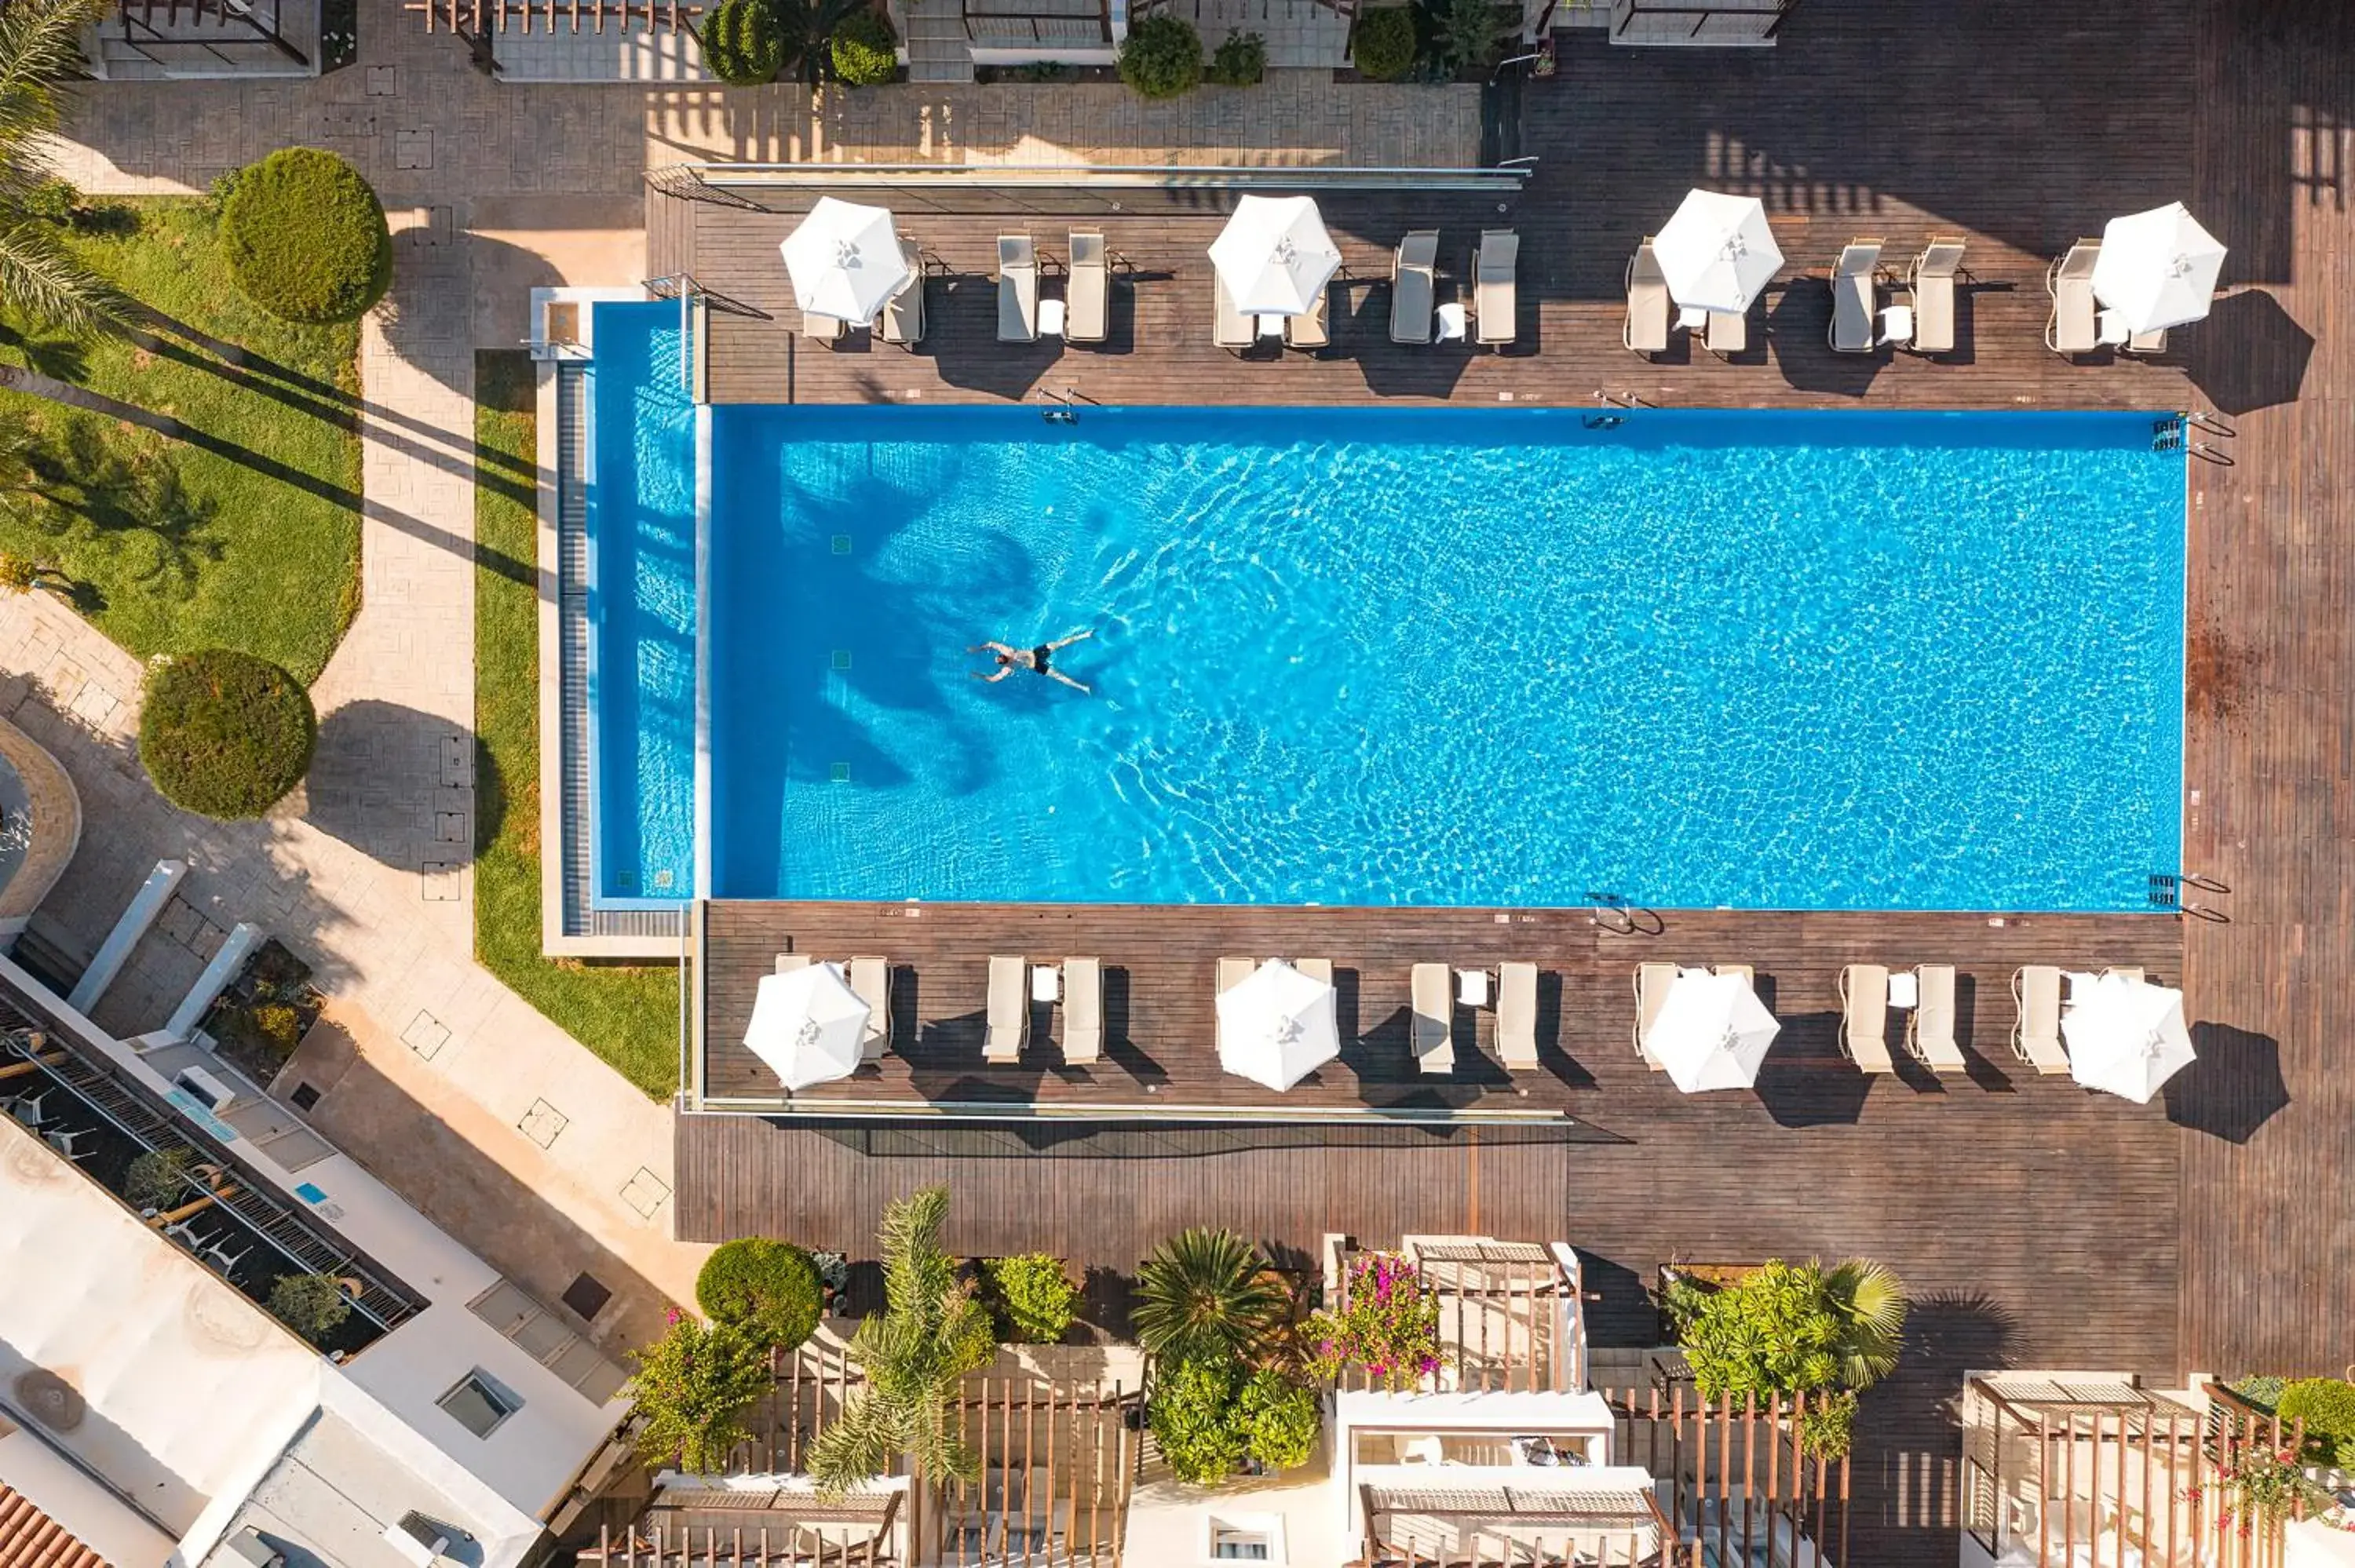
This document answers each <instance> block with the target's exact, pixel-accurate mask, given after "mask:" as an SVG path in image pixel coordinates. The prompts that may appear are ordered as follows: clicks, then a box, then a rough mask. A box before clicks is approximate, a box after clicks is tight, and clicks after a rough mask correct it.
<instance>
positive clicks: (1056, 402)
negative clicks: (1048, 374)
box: [1039, 387, 1080, 425]
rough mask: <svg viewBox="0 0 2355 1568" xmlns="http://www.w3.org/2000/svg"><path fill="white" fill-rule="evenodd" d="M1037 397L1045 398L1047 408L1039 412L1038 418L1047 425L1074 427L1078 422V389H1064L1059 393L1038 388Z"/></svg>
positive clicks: (1046, 388)
mask: <svg viewBox="0 0 2355 1568" xmlns="http://www.w3.org/2000/svg"><path fill="white" fill-rule="evenodd" d="M1039 397H1043V398H1045V399H1046V400H1047V404H1048V407H1046V408H1041V409H1039V418H1042V419H1044V420H1046V421H1047V422H1048V423H1049V424H1050V425H1076V424H1078V423H1079V422H1080V403H1079V397H1080V391H1079V388H1078V387H1064V388H1063V389H1062V390H1061V391H1060V392H1057V391H1054V390H1052V389H1050V388H1049V387H1040V388H1039Z"/></svg>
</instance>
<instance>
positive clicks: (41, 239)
mask: <svg viewBox="0 0 2355 1568" xmlns="http://www.w3.org/2000/svg"><path fill="white" fill-rule="evenodd" d="M105 9H106V0H8V3H7V5H5V6H0V303H5V304H6V305H8V306H9V307H11V308H12V309H15V310H16V311H18V312H21V313H24V314H25V315H27V316H30V317H32V318H34V319H35V320H37V321H42V322H46V323H48V324H49V325H51V326H55V327H58V328H60V329H62V330H64V331H67V332H74V333H80V332H89V331H91V330H94V329H98V328H104V327H110V326H118V325H123V324H125V323H129V322H131V321H132V320H133V319H134V316H135V314H136V307H135V306H133V304H132V302H130V301H129V300H128V299H126V298H125V297H124V296H123V293H122V292H121V291H119V290H117V289H116V288H115V287H114V286H113V285H112V284H111V283H109V282H107V281H105V280H104V279H102V278H101V277H99V276H98V275H97V274H95V273H93V272H91V270H89V269H88V268H86V267H84V266H82V264H81V263H80V262H79V261H77V260H74V259H73V257H72V256H71V255H70V254H69V253H68V252H67V250H66V249H65V247H64V246H63V245H61V244H59V241H58V237H57V231H56V230H55V229H54V228H51V227H50V226H49V225H48V223H46V222H45V221H43V220H42V219H40V218H38V217H34V216H33V215H32V213H31V211H30V210H29V209H28V207H27V202H28V200H29V199H30V197H31V196H32V194H33V192H34V191H35V190H37V189H38V188H39V187H40V186H42V185H45V184H47V183H48V182H49V181H50V180H51V179H53V178H55V174H54V171H52V170H51V169H50V167H49V165H48V160H47V159H46V158H45V157H44V156H43V154H42V152H41V147H40V143H41V140H42V138H43V137H45V136H47V135H48V133H49V132H52V131H54V130H56V129H57V125H58V114H59V108H60V101H59V95H58V89H59V84H61V83H63V82H65V81H68V80H70V79H72V78H74V77H75V76H77V75H79V74H80V70H81V63H82V60H81V36H82V32H83V30H84V29H85V28H87V27H88V26H91V24H92V23H93V22H95V21H97V20H98V18H99V17H100V16H101V15H103V14H104V12H105Z"/></svg>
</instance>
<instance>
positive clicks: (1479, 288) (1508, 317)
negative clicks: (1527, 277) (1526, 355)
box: [1472, 228, 1521, 347]
mask: <svg viewBox="0 0 2355 1568" xmlns="http://www.w3.org/2000/svg"><path fill="white" fill-rule="evenodd" d="M1520 259H1521V237H1520V236H1519V235H1518V234H1516V233H1515V232H1514V231H1513V230H1511V229H1509V228H1484V229H1482V230H1481V231H1480V244H1479V246H1478V248H1477V249H1475V250H1474V251H1473V252H1472V314H1473V316H1474V317H1475V318H1476V320H1477V322H1478V323H1479V324H1478V328H1477V334H1478V337H1479V340H1480V341H1481V342H1482V343H1486V344H1496V345H1497V346H1499V347H1502V346H1503V345H1504V344H1508V343H1510V342H1512V341H1513V327H1514V322H1515V319H1516V318H1517V317H1518V314H1519V313H1520V304H1519V290H1518V286H1517V285H1518V271H1517V270H1518V267H1519V264H1520Z"/></svg>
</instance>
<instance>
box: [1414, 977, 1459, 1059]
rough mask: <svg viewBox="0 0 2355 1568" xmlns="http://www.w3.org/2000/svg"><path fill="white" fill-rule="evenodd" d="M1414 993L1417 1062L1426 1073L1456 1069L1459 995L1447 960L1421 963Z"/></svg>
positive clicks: (1415, 1056)
mask: <svg viewBox="0 0 2355 1568" xmlns="http://www.w3.org/2000/svg"><path fill="white" fill-rule="evenodd" d="M1412 981H1413V987H1412V989H1413V995H1414V1037H1413V1046H1414V1065H1416V1066H1417V1067H1418V1068H1420V1069H1422V1070H1423V1072H1426V1073H1452V1072H1454V1071H1455V997H1454V995H1453V994H1452V993H1451V992H1450V991H1449V989H1448V984H1447V981H1448V974H1447V966H1446V965H1445V964H1417V965H1415V966H1414V969H1413V971H1412Z"/></svg>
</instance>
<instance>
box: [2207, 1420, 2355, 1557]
mask: <svg viewBox="0 0 2355 1568" xmlns="http://www.w3.org/2000/svg"><path fill="white" fill-rule="evenodd" d="M2177 1495H2178V1496H2179V1497H2180V1498H2181V1499H2182V1500H2183V1501H2185V1502H2188V1503H2190V1504H2192V1505H2193V1506H2195V1507H2197V1506H2198V1505H2200V1503H2202V1502H2207V1503H2209V1504H2210V1505H2211V1506H2212V1507H2213V1508H2214V1509H2215V1510H2216V1512H2215V1519H2216V1524H2217V1527H2218V1528H2219V1529H2220V1530H2222V1531H2229V1532H2231V1533H2232V1534H2236V1535H2238V1536H2240V1537H2242V1538H2243V1540H2246V1539H2249V1538H2251V1537H2253V1536H2255V1535H2258V1534H2259V1533H2260V1532H2262V1533H2263V1534H2264V1536H2265V1537H2266V1538H2268V1539H2271V1538H2273V1537H2275V1536H2277V1535H2278V1534H2279V1533H2280V1531H2281V1527H2282V1526H2283V1525H2284V1524H2285V1523H2286V1522H2287V1521H2289V1520H2293V1519H2297V1518H2300V1517H2302V1516H2304V1515H2305V1514H2307V1513H2309V1512H2313V1511H2315V1510H2318V1509H2319V1508H2324V1507H2328V1505H2329V1502H2330V1495H2329V1493H2328V1492H2326V1491H2325V1490H2323V1489H2322V1488H2321V1487H2320V1486H2318V1485H2317V1484H2316V1483H2315V1482H2314V1481H2313V1480H2311V1479H2310V1478H2307V1474H2306V1470H2305V1467H2303V1465H2301V1464H2300V1462H2299V1459H2298V1451H2297V1446H2296V1444H2295V1443H2292V1444H2289V1445H2287V1446H2283V1447H2279V1448H2276V1447H2275V1446H2272V1445H2270V1444H2266V1443H2255V1442H2244V1443H2235V1444H2233V1445H2232V1446H2230V1448H2229V1450H2228V1451H2227V1453H2226V1455H2225V1457H2224V1459H2223V1462H2222V1463H2221V1464H2219V1465H2218V1466H2217V1467H2216V1484H2215V1489H2214V1491H2213V1493H2212V1494H2211V1493H2209V1492H2208V1491H2207V1490H2205V1489H2202V1488H2200V1487H2198V1486H2190V1487H2186V1488H2184V1489H2182V1491H2181V1492H2179V1493H2178V1494H2177Z"/></svg>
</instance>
